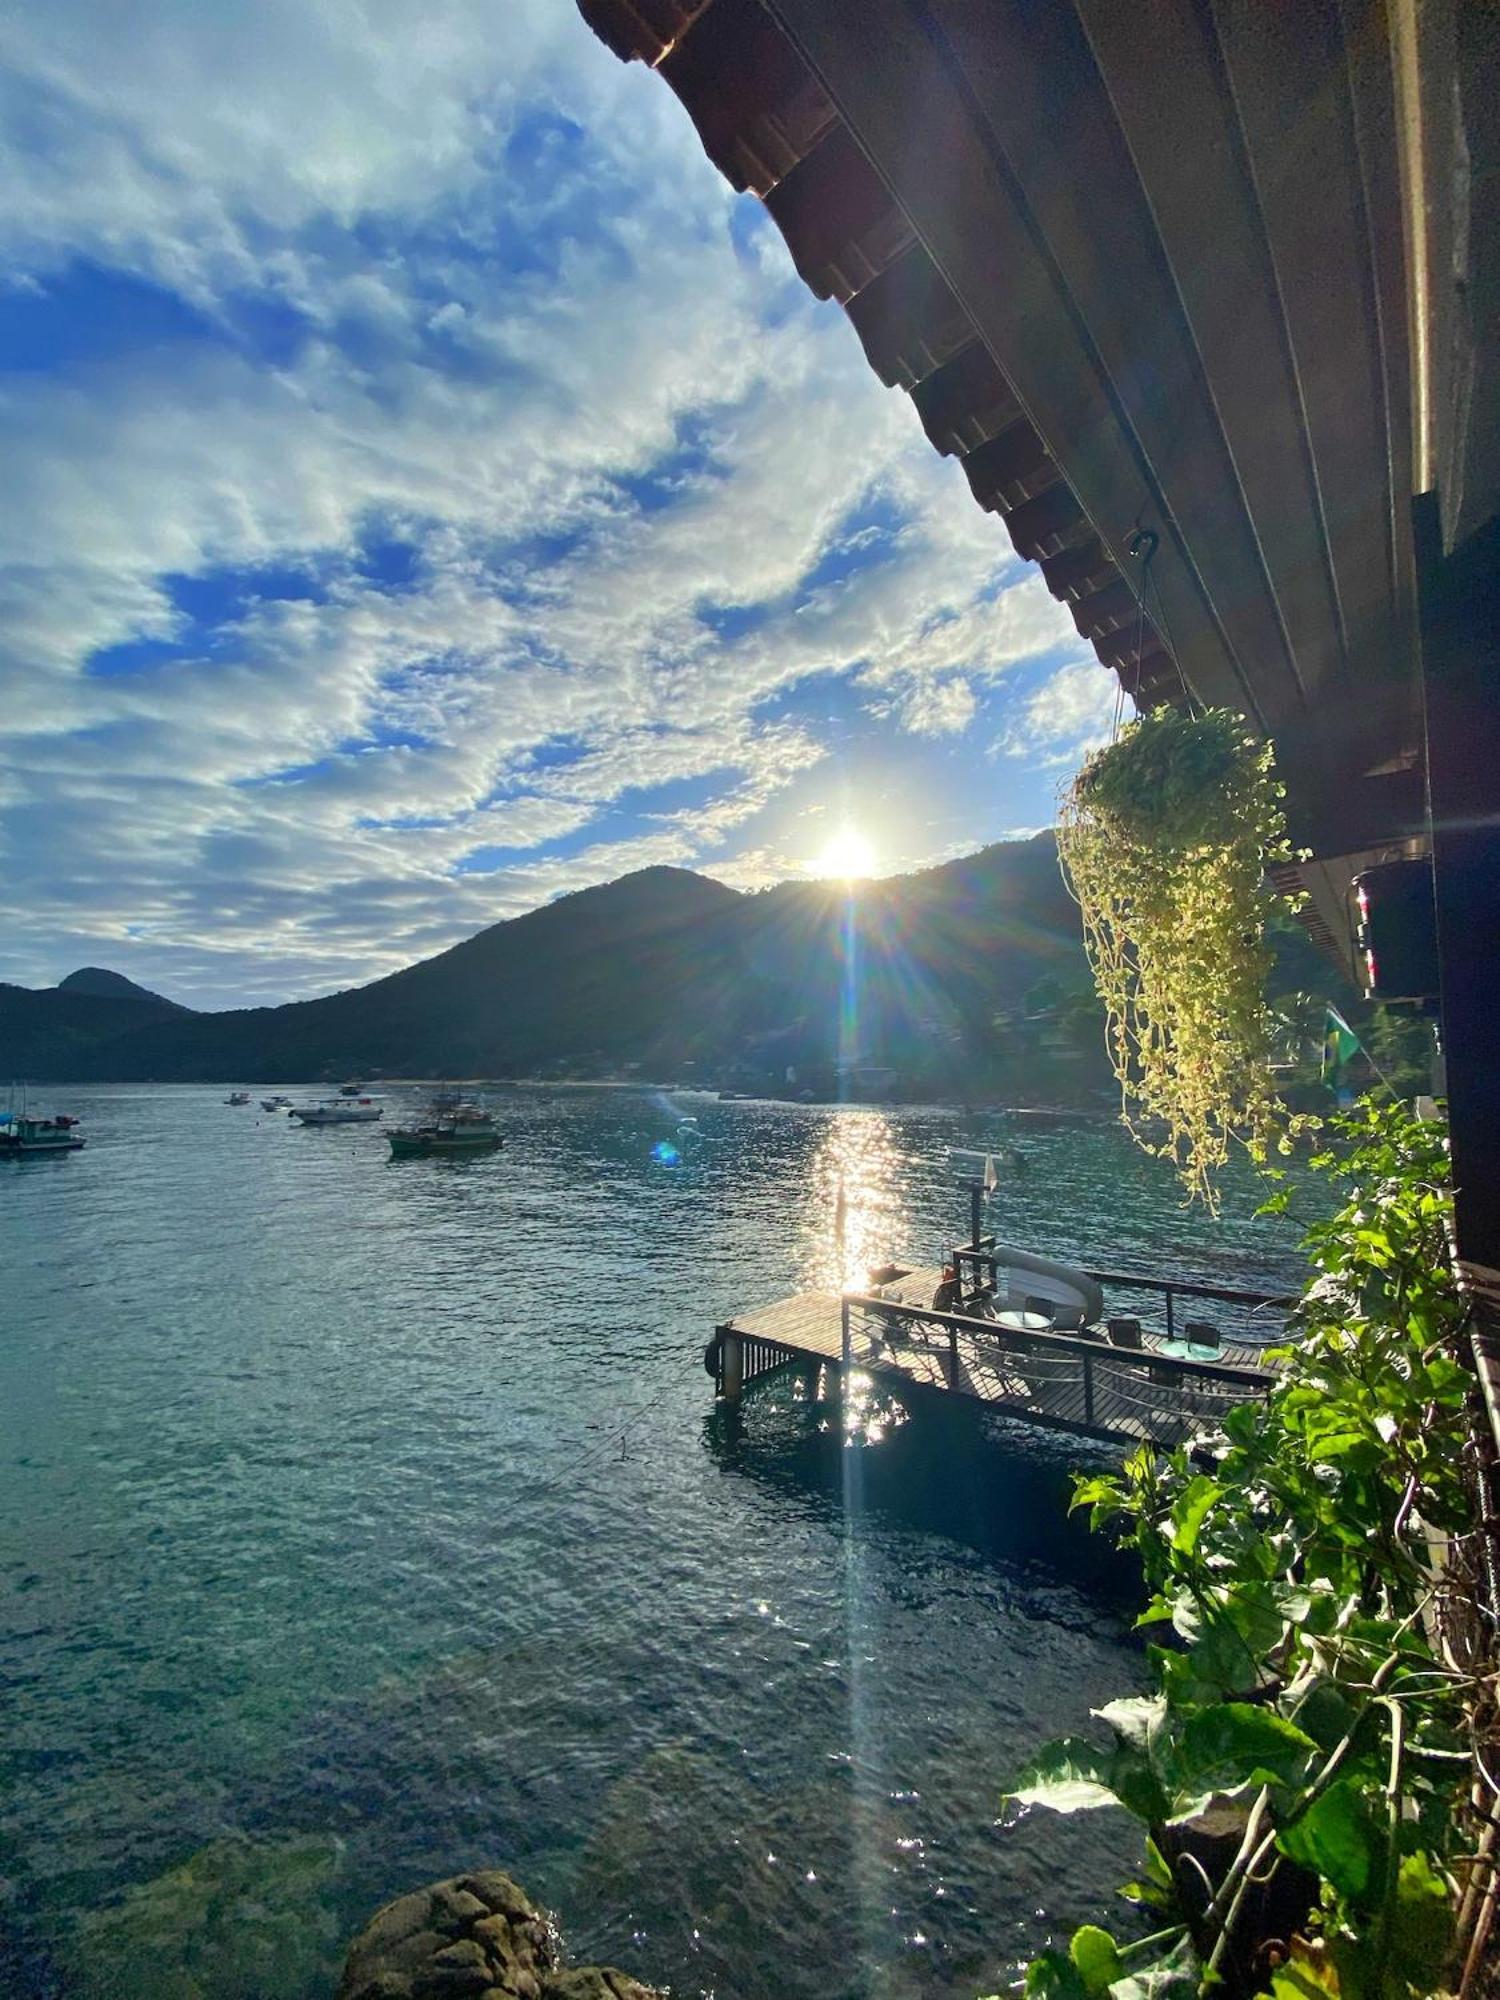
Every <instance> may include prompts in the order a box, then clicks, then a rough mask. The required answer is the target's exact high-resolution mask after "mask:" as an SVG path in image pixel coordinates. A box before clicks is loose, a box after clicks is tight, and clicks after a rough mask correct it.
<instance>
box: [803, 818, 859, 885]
mask: <svg viewBox="0 0 1500 2000" xmlns="http://www.w3.org/2000/svg"><path fill="white" fill-rule="evenodd" d="M874 869H875V849H874V848H873V847H872V846H871V845H870V843H869V841H868V840H867V839H866V838H865V836H864V835H863V834H862V833H861V832H860V831H859V828H858V827H854V826H841V827H840V828H839V830H838V832H837V833H836V834H834V836H833V837H832V839H831V840H829V841H828V843H827V845H826V846H825V847H824V848H823V850H822V852H821V853H820V854H819V855H818V857H817V859H816V860H815V861H813V862H811V863H810V864H809V872H810V873H811V874H813V875H815V876H817V877H818V878H819V880H820V881H827V880H829V879H830V878H832V879H833V880H836V881H840V882H858V881H860V880H861V879H862V878H863V877H864V876H866V875H870V874H873V873H874Z"/></svg>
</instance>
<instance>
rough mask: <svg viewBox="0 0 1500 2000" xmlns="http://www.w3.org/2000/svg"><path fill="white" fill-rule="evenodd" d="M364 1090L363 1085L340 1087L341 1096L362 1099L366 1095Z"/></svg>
mask: <svg viewBox="0 0 1500 2000" xmlns="http://www.w3.org/2000/svg"><path fill="white" fill-rule="evenodd" d="M364 1089H365V1087H364V1085H363V1084H362V1083H341V1084H340V1085H339V1096H340V1097H362V1096H363V1095H364Z"/></svg>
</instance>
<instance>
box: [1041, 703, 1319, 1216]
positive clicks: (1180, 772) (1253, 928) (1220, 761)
mask: <svg viewBox="0 0 1500 2000" xmlns="http://www.w3.org/2000/svg"><path fill="white" fill-rule="evenodd" d="M1282 796H1283V794H1282V788H1281V787H1280V786H1279V785H1278V784H1277V783H1276V780H1275V777H1274V774H1273V771H1272V753H1271V747H1270V745H1269V744H1263V743H1258V742H1256V741H1255V739H1254V738H1253V737H1251V735H1250V734H1249V732H1248V730H1247V728H1246V725H1245V722H1244V719H1243V717H1241V716H1237V715H1234V714H1232V713H1231V712H1230V711H1229V710H1227V709H1211V710H1210V711H1209V712H1208V713H1207V714H1206V715H1200V716H1188V715H1180V714H1178V713H1177V712H1176V711H1175V710H1171V709H1158V710H1155V711H1154V712H1152V713H1151V714H1148V715H1143V716H1141V717H1140V718H1139V719H1138V720H1137V721H1135V722H1133V723H1130V724H1129V725H1128V726H1127V727H1126V728H1125V729H1124V730H1123V731H1122V732H1121V734H1120V736H1119V739H1118V740H1117V741H1116V742H1114V743H1112V744H1110V745H1109V747H1108V748H1106V749H1103V750H1100V751H1098V752H1096V753H1095V754H1094V755H1093V756H1092V757H1090V758H1089V759H1088V761H1087V762H1086V763H1085V764H1084V766H1083V768H1082V770H1080V771H1079V773H1078V775H1077V777H1076V778H1075V779H1074V780H1073V783H1072V785H1071V787H1070V788H1069V790H1068V791H1067V793H1066V794H1065V796H1064V799H1063V802H1062V810H1061V818H1060V824H1059V826H1058V836H1057V838H1058V851H1059V853H1060V855H1061V857H1062V862H1063V866H1064V870H1065V872H1066V875H1067V879H1068V882H1069V884H1070V886H1071V888H1072V891H1073V894H1074V896H1075V897H1076V899H1077V901H1078V904H1079V907H1080V909H1081V911H1082V915H1083V935H1084V943H1085V946H1086V948H1087V950H1088V955H1089V960H1090V963H1091V964H1092V966H1093V971H1094V978H1095V981H1096V983H1097V985H1098V988H1099V995H1100V998H1101V999H1102V1000H1103V1002H1104V1006H1105V1011H1106V1015H1107V1020H1108V1026H1107V1042H1108V1048H1109V1055H1110V1061H1111V1064H1112V1066H1113V1068H1114V1072H1115V1075H1116V1077H1117V1078H1118V1080H1119V1083H1120V1090H1121V1111H1122V1116H1123V1117H1124V1120H1125V1123H1126V1125H1127V1127H1128V1128H1129V1129H1130V1132H1131V1134H1132V1136H1133V1137H1134V1138H1135V1139H1136V1141H1137V1143H1138V1144H1140V1145H1141V1146H1143V1147H1145V1148H1146V1150H1148V1151H1151V1152H1157V1153H1160V1154H1161V1155H1162V1156H1163V1157H1164V1158H1167V1159H1170V1160H1171V1161H1172V1162H1173V1163H1174V1165H1175V1166H1176V1168H1177V1171H1178V1174H1179V1175H1180V1177H1181V1179H1182V1182H1183V1185H1184V1187H1185V1188H1186V1189H1187V1193H1188V1198H1189V1200H1193V1199H1201V1200H1203V1201H1204V1202H1205V1204H1206V1205H1207V1206H1208V1207H1209V1209H1210V1210H1214V1209H1216V1208H1217V1197H1216V1193H1215V1179H1214V1177H1215V1174H1216V1173H1217V1171H1218V1170H1219V1169H1220V1168H1221V1167H1222V1166H1223V1165H1224V1162H1225V1161H1226V1159H1227V1158H1228V1155H1229V1149H1230V1145H1231V1143H1232V1142H1233V1141H1234V1140H1236V1139H1237V1140H1239V1141H1241V1142H1242V1143H1243V1144H1244V1145H1245V1146H1246V1147H1247V1148H1248V1149H1249V1151H1250V1153H1251V1154H1252V1156H1253V1157H1255V1158H1256V1159H1258V1160H1264V1159H1265V1158H1266V1157H1267V1155H1268V1154H1269V1152H1270V1151H1271V1150H1272V1148H1277V1147H1279V1148H1281V1149H1282V1150H1288V1149H1289V1134H1290V1131H1291V1130H1292V1129H1293V1128H1294V1127H1295V1125H1296V1122H1297V1121H1295V1120H1293V1119H1291V1118H1290V1117H1289V1115H1288V1114H1287V1113H1286V1112H1285V1110H1284V1108H1283V1107H1282V1105H1281V1104H1280V1102H1279V1101H1278V1099H1277V1096H1276V1092H1275V1089H1274V1087H1273V1085H1272V1081H1271V1063H1272V1060H1273V1058H1274V1055H1275V1052H1276V1033H1275V1023H1274V1021H1273V1019H1272V1016H1271V1013H1270V1010H1269V1008H1268V1007H1267V1004H1266V999H1265V987H1266V978H1267V975H1268V973H1269V971H1270V967H1271V952H1270V947H1269V945H1268V944H1267V941H1266V921H1267V917H1268V915H1269V913H1270V911H1271V909H1272V907H1273V905H1274V904H1275V902H1276V895H1275V891H1274V890H1273V889H1271V888H1270V886H1269V885H1268V883H1267V881H1266V876H1265V871H1266V868H1267V867H1268V866H1271V865H1275V864H1276V863H1278V862H1286V861H1290V860H1291V859H1292V858H1293V856H1292V850H1291V848H1290V846H1289V845H1288V841H1287V831H1286V823H1285V820H1284V819H1283V817H1282V811H1281V799H1282ZM1153 1125H1155V1126H1157V1127H1158V1131H1157V1132H1155V1133H1153V1132H1152V1131H1151V1129H1150V1128H1151V1127H1152V1126H1153ZM1161 1127H1164V1128H1165V1134H1166V1136H1165V1139H1162V1138H1161V1137H1160V1136H1159V1128H1161Z"/></svg>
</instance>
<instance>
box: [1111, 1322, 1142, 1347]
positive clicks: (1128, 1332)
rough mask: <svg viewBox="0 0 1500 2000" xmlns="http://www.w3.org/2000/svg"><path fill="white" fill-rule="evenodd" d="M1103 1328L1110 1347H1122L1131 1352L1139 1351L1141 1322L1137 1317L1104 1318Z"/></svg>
mask: <svg viewBox="0 0 1500 2000" xmlns="http://www.w3.org/2000/svg"><path fill="white" fill-rule="evenodd" d="M1104 1330H1105V1332H1106V1333H1107V1334H1108V1335H1109V1344H1110V1346H1111V1347H1120V1348H1124V1349H1126V1350H1127V1351H1128V1352H1129V1353H1131V1354H1139V1353H1140V1351H1141V1323H1140V1321H1139V1320H1138V1319H1131V1318H1123V1319H1111V1320H1106V1321H1105V1327H1104Z"/></svg>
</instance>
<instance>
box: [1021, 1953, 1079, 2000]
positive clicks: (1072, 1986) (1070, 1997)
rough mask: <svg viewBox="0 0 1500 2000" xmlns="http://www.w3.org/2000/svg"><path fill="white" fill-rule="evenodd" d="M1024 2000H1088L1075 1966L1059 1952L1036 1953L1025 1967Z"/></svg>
mask: <svg viewBox="0 0 1500 2000" xmlns="http://www.w3.org/2000/svg"><path fill="white" fill-rule="evenodd" d="M1022 1991H1023V1992H1024V1994H1025V1996H1026V2000H1089V1989H1088V1988H1087V1987H1086V1986H1085V1985H1084V1983H1083V1980H1082V1978H1081V1977H1080V1975H1079V1972H1078V1968H1077V1966H1075V1965H1074V1963H1073V1961H1072V1960H1071V1959H1070V1958H1064V1956H1063V1955H1062V1953H1061V1952H1060V1951H1042V1952H1038V1953H1037V1955H1036V1957H1035V1958H1034V1959H1033V1960H1032V1961H1031V1963H1030V1965H1028V1966H1027V1968H1026V1984H1025V1986H1024V1987H1023V1988H1022Z"/></svg>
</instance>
